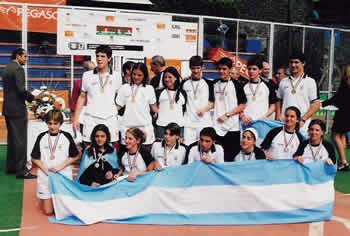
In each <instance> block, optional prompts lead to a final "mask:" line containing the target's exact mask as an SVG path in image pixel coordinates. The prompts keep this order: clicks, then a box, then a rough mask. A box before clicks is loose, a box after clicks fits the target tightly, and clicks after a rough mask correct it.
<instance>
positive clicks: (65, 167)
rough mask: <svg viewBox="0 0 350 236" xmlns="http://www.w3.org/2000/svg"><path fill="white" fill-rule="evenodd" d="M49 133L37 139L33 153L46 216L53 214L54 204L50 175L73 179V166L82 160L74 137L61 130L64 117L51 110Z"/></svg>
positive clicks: (47, 117)
mask: <svg viewBox="0 0 350 236" xmlns="http://www.w3.org/2000/svg"><path fill="white" fill-rule="evenodd" d="M46 123H47V126H48V131H45V132H43V133H41V134H39V136H38V137H37V139H36V142H35V144H34V147H33V151H32V153H31V156H32V162H33V163H34V164H35V165H37V166H38V167H39V169H38V185H37V188H38V190H37V196H38V198H39V199H40V203H41V207H42V209H43V211H44V213H45V214H46V215H51V214H53V203H52V198H51V192H50V187H49V177H48V173H49V171H51V172H55V173H56V172H59V173H61V174H63V175H65V176H66V177H67V178H70V179H72V166H71V164H72V163H73V162H75V161H76V160H78V159H79V158H80V155H79V152H78V150H77V148H76V146H75V143H74V141H73V138H72V136H71V135H70V134H69V133H67V132H64V131H61V130H60V127H61V125H62V123H63V115H62V113H61V112H60V111H58V110H51V111H49V112H48V113H47V115H46Z"/></svg>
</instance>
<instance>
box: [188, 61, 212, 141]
mask: <svg viewBox="0 0 350 236" xmlns="http://www.w3.org/2000/svg"><path fill="white" fill-rule="evenodd" d="M190 69H191V77H190V78H189V79H187V80H185V81H184V82H183V83H182V86H181V88H182V89H183V90H184V91H185V93H186V95H187V101H186V112H185V116H184V118H185V125H184V142H185V144H186V145H189V144H191V143H193V142H196V141H197V140H198V139H199V132H200V131H201V130H202V129H203V128H204V127H207V126H212V125H213V123H212V119H211V116H210V112H209V111H210V110H211V109H212V108H213V107H214V93H213V86H212V83H211V82H210V81H208V80H206V79H204V78H202V70H203V59H202V57H200V56H193V57H191V58H190Z"/></svg>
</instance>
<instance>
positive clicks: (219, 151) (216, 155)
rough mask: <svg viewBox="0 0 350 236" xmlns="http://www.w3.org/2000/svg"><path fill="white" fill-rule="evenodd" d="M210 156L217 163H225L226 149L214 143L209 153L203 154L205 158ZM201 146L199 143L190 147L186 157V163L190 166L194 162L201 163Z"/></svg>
mask: <svg viewBox="0 0 350 236" xmlns="http://www.w3.org/2000/svg"><path fill="white" fill-rule="evenodd" d="M207 155H208V156H209V157H210V158H211V159H212V160H214V161H215V162H216V163H224V149H223V148H222V146H221V145H219V144H216V143H214V144H213V145H212V146H211V149H210V150H209V152H208V153H203V156H207ZM200 160H201V154H200V146H199V142H195V143H193V144H191V145H190V146H188V151H187V154H186V157H185V163H186V162H187V164H190V163H192V162H194V161H200Z"/></svg>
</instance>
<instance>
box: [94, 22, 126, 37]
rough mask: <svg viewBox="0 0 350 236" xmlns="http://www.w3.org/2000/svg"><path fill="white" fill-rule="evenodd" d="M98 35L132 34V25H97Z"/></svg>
mask: <svg viewBox="0 0 350 236" xmlns="http://www.w3.org/2000/svg"><path fill="white" fill-rule="evenodd" d="M96 34H97V35H118V36H132V28H131V27H122V26H102V25H97V26H96Z"/></svg>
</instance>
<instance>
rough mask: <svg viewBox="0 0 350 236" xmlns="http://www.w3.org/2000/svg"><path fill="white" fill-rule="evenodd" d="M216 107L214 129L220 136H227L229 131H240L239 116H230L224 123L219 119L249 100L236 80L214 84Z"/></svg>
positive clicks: (218, 81) (219, 81)
mask: <svg viewBox="0 0 350 236" xmlns="http://www.w3.org/2000/svg"><path fill="white" fill-rule="evenodd" d="M214 94H215V106H214V128H215V131H216V133H217V134H218V135H220V136H225V134H226V133H227V132H229V131H239V130H240V125H239V114H236V115H233V116H230V117H229V118H228V119H227V120H225V121H224V122H223V123H220V122H218V121H217V119H218V118H219V117H220V116H222V115H225V114H226V113H227V112H230V111H232V110H233V109H235V108H236V107H237V106H238V105H240V104H245V103H246V102H247V98H246V96H245V94H244V91H243V89H242V87H241V85H239V84H238V82H237V81H235V80H229V81H221V80H217V81H216V82H215V84H214Z"/></svg>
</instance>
